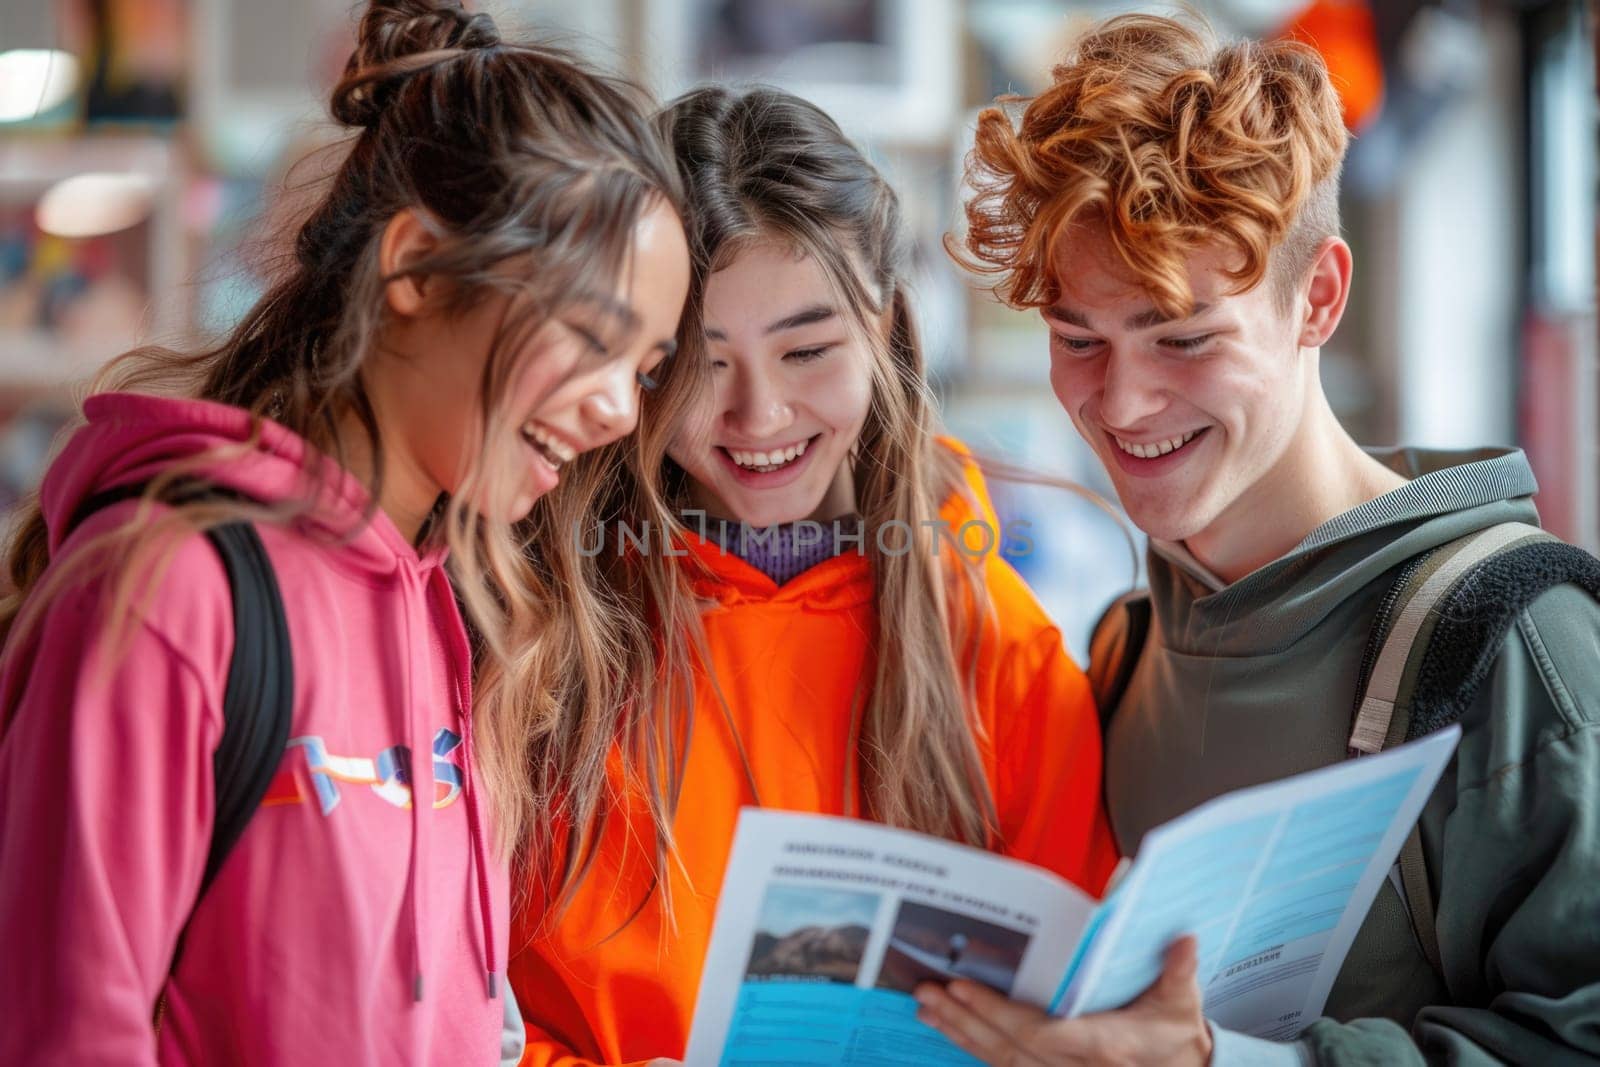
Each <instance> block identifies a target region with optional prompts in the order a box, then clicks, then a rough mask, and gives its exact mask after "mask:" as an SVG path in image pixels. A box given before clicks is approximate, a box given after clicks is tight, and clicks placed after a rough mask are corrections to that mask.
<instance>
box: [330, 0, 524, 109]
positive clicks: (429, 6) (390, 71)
mask: <svg viewBox="0 0 1600 1067" xmlns="http://www.w3.org/2000/svg"><path fill="white" fill-rule="evenodd" d="M498 44H500V31H499V30H498V29H497V28H496V27H495V24H494V19H492V18H490V17H489V16H488V15H487V14H484V13H482V12H477V13H473V12H470V11H467V10H465V9H463V8H462V6H461V4H460V3H459V2H458V0H444V2H443V3H433V2H430V0H371V3H369V4H368V5H367V10H366V13H365V14H364V15H362V16H361V24H360V27H359V28H358V29H357V32H356V48H355V51H354V52H353V53H351V55H350V61H349V62H348V63H346V64H345V69H344V78H343V79H342V80H341V81H340V83H339V85H338V86H337V87H336V88H335V89H334V91H333V101H332V108H333V117H334V118H335V119H337V120H338V121H339V122H341V123H343V124H345V125H346V126H362V127H366V126H372V125H374V124H375V123H377V121H378V119H379V118H380V117H381V116H382V114H383V110H384V107H385V105H386V104H387V103H388V101H389V99H390V97H392V96H393V91H394V89H395V88H396V87H397V86H398V84H399V83H400V82H401V81H403V80H404V79H405V76H407V75H409V74H413V73H415V72H417V71H419V70H421V69H423V68H424V67H428V66H432V65H433V64H434V63H436V62H438V61H439V60H441V59H453V58H455V56H457V55H460V54H463V53H465V52H469V51H475V50H478V49H484V48H493V47H495V46H496V45H498ZM438 53H454V55H439V54H438Z"/></svg>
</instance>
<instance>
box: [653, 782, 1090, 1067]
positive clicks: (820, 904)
mask: <svg viewBox="0 0 1600 1067" xmlns="http://www.w3.org/2000/svg"><path fill="white" fill-rule="evenodd" d="M1093 910H1094V901H1093V900H1092V899H1091V898H1090V897H1089V896H1088V895H1087V894H1085V893H1083V892H1081V891H1079V890H1078V889H1077V888H1075V887H1073V886H1072V885H1070V884H1068V883H1067V882H1065V881H1063V880H1061V879H1059V878H1057V877H1056V876H1055V875H1053V874H1050V873H1049V872H1048V871H1044V870H1040V869H1038V868H1035V867H1030V866H1028V865H1026V864H1021V863H1016V862H1013V861H1010V860H1006V859H1004V858H1002V857H999V856H996V855H994V854H992V853H987V852H982V851H980V850H978V849H972V848H964V847H962V846H960V845H956V844H952V843H950V842H948V841H940V840H938V839H936V838H932V837H927V836H924V835H922V834H913V833H905V832H902V831H896V830H890V829H887V828H885V827H883V826H878V825H875V824H872V823H866V822H858V821H856V820H852V819H840V818H832V817H829V816H824V815H798V814H791V813H784V812H776V811H763V810H759V809H755V808H746V809H745V810H744V811H743V812H742V813H741V814H740V817H739V829H738V832H737V834H736V835H735V838H734V845H733V855H732V858H731V860H730V862H729V864H728V871H727V875H726V876H725V878H724V880H723V884H722V894H721V900H720V903H719V905H718V908H717V922H716V927H715V929H714V930H713V931H712V935H711V946H710V949H709V950H708V953H707V956H706V968H705V973H704V976H703V977H702V979H701V983H700V997H699V1001H698V1004H697V1008H696V1011H695V1019H694V1027H693V1030H692V1031H691V1033H690V1036H689V1050H688V1054H687V1056H686V1057H685V1061H686V1062H687V1063H690V1064H696V1065H698V1064H713V1063H721V1064H756V1063H766V1064H771V1063H774V1062H781V1063H785V1064H819V1065H820V1064H830V1065H831V1064H856V1065H867V1064H888V1063H919V1064H945V1063H949V1064H970V1063H975V1062H976V1061H975V1060H973V1059H972V1058H971V1057H969V1056H967V1055H966V1054H964V1053H962V1052H961V1051H960V1050H959V1049H957V1048H956V1047H955V1046H954V1045H952V1044H950V1043H949V1042H948V1041H946V1040H945V1039H944V1037H942V1036H941V1035H940V1034H939V1033H937V1032H936V1031H934V1030H932V1029H929V1028H928V1027H926V1026H924V1025H923V1024H921V1023H919V1022H918V1021H917V1020H916V1018H915V1013H916V1003H915V1002H914V1001H913V1000H912V998H911V996H910V990H911V989H912V988H914V986H915V984H916V983H917V982H920V981H924V980H933V981H945V980H948V979H950V978H952V977H962V978H970V979H973V980H975V981H980V982H984V983H985V984H987V985H990V986H992V987H994V988H997V989H999V990H1001V991H1002V992H1006V993H1009V994H1010V995H1011V996H1013V997H1017V998H1020V999H1022V1000H1027V1001H1030V1002H1032V1003H1034V1004H1038V1005H1040V1006H1043V1005H1045V1004H1046V1003H1048V1001H1049V999H1050V997H1051V996H1052V995H1053V994H1054V992H1055V989H1056V987H1057V985H1058V984H1059V982H1060V978H1061V967H1062V961H1064V960H1065V959H1066V958H1067V957H1068V956H1069V955H1070V954H1071V951H1072V948H1073V946H1074V945H1075V944H1076V943H1077V941H1078V939H1079V934H1080V932H1081V930H1082V927H1083V924H1084V922H1086V921H1087V919H1088V917H1089V915H1090V914H1091V913H1092V912H1093Z"/></svg>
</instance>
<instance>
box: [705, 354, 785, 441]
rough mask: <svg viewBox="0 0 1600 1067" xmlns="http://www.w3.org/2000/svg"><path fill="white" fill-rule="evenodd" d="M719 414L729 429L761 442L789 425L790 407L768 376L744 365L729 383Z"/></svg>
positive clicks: (762, 371) (771, 377)
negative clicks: (721, 412) (736, 376)
mask: <svg viewBox="0 0 1600 1067" xmlns="http://www.w3.org/2000/svg"><path fill="white" fill-rule="evenodd" d="M722 417H723V420H724V421H725V422H726V423H727V425H728V426H729V428H730V429H732V430H734V431H735V432H737V433H739V434H740V435H742V436H745V437H749V438H751V439H752V440H756V441H761V440H765V439H767V438H770V437H772V436H774V435H776V434H779V433H782V432H783V431H784V430H786V429H787V428H788V427H789V426H791V425H793V424H794V408H793V407H791V406H790V404H789V401H788V398H787V397H786V396H785V395H784V392H783V389H782V388H781V386H780V383H779V382H778V381H777V380H776V379H775V378H774V377H773V376H772V375H770V374H768V373H766V372H765V371H764V370H762V369H760V368H748V367H747V368H743V369H741V370H740V371H739V374H738V379H737V380H736V381H734V382H732V383H731V387H730V389H729V393H728V396H727V402H726V404H725V405H724V407H723V414H722Z"/></svg>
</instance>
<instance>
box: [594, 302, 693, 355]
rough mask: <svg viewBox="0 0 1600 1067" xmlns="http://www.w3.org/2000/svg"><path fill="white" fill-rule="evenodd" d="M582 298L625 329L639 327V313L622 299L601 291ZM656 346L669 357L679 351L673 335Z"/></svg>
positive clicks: (658, 342)
mask: <svg viewBox="0 0 1600 1067" xmlns="http://www.w3.org/2000/svg"><path fill="white" fill-rule="evenodd" d="M582 299H583V300H584V301H587V302H588V303H591V304H593V305H594V306H595V307H597V308H599V309H600V310H601V311H602V312H604V313H605V314H607V315H610V316H612V317H613V318H615V319H617V320H618V321H619V322H620V323H621V325H622V328H623V329H624V330H629V331H631V330H637V329H638V328H639V313H638V312H637V311H635V310H633V308H632V307H630V306H628V305H627V304H624V303H622V302H621V301H620V300H616V299H614V298H612V297H609V296H602V295H601V294H599V293H585V294H584V296H583V298H582ZM655 346H656V348H658V349H660V350H661V352H662V354H664V355H665V356H666V357H667V358H668V359H671V358H672V357H673V356H675V355H677V353H678V342H677V341H676V340H675V339H674V338H671V337H668V338H665V339H663V340H660V341H657V342H656V345H655Z"/></svg>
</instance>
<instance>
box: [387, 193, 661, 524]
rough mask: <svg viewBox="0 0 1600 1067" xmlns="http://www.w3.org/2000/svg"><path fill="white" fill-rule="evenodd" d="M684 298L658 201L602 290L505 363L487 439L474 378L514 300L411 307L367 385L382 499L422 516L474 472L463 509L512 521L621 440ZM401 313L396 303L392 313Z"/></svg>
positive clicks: (546, 326) (543, 328)
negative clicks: (563, 475) (589, 454)
mask: <svg viewBox="0 0 1600 1067" xmlns="http://www.w3.org/2000/svg"><path fill="white" fill-rule="evenodd" d="M688 288H689V253H688V245H687V242H686V241H685V238H684V234H683V226H682V224H681V223H680V222H679V220H678V216H677V214H676V213H675V212H674V211H673V210H672V208H671V207H670V206H668V205H667V204H665V203H658V204H656V205H655V206H653V207H652V208H651V209H650V210H648V211H646V212H645V213H644V214H643V215H641V217H640V219H639V221H638V223H636V224H635V226H634V230H633V235H632V245H631V253H630V256H629V258H628V262H627V266H626V267H625V269H624V271H623V276H622V277H621V278H620V279H618V280H617V282H616V284H615V287H614V289H613V291H611V292H609V293H598V294H594V295H593V296H592V297H590V298H588V299H584V300H579V301H575V302H573V303H572V304H570V305H568V306H567V307H565V308H563V309H562V310H561V311H560V312H559V313H558V314H557V315H556V316H555V317H554V318H552V319H550V320H549V321H546V322H544V323H542V324H540V325H539V326H538V327H537V328H536V329H533V330H532V331H531V335H530V336H529V338H528V339H527V340H526V341H525V342H524V343H522V344H519V345H518V346H517V349H516V351H514V352H510V353H507V358H509V359H510V360H511V361H512V366H513V370H512V373H511V376H510V379H509V385H508V387H507V389H506V390H505V392H504V395H503V396H501V397H497V398H492V400H491V403H492V404H493V405H494V406H493V407H492V409H491V413H490V414H491V421H490V423H489V427H488V431H487V434H488V437H487V441H486V440H485V429H484V412H483V402H482V399H481V390H482V388H483V376H484V370H485V366H486V364H487V361H488V358H489V354H490V352H491V350H492V348H493V346H494V343H495V338H496V336H497V334H499V333H500V332H501V330H502V328H503V327H504V324H505V323H506V322H507V320H508V318H510V317H511V316H514V315H515V314H517V312H518V310H519V306H518V304H517V301H516V299H515V298H513V297H510V296H505V295H496V296H493V297H490V298H488V299H485V300H482V301H480V302H478V303H477V304H475V305H474V306H473V307H471V308H470V309H469V310H468V311H466V312H465V313H463V314H460V315H446V314H443V313H441V312H438V311H424V310H420V309H422V308H423V307H424V305H423V304H420V303H419V304H418V305H417V308H418V310H417V313H415V314H412V315H410V316H407V317H404V318H403V319H402V321H401V322H400V323H399V324H398V328H397V329H395V330H393V331H392V332H391V334H390V336H389V338H388V340H389V347H390V348H391V350H392V351H391V356H390V358H389V359H387V360H386V361H385V362H384V363H383V364H382V366H381V367H378V368H376V369H375V371H374V373H373V374H371V375H370V376H369V378H368V381H369V391H370V392H371V393H372V394H373V399H374V406H375V407H376V408H377V409H378V410H379V418H380V423H381V424H382V425H383V427H384V441H385V447H386V448H387V449H388V451H389V453H390V467H389V475H388V478H387V479H386V485H385V498H386V500H393V499H404V500H406V501H407V503H406V504H405V505H404V506H403V510H406V511H407V512H409V513H415V512H416V511H417V510H418V509H419V508H420V510H421V512H422V514H426V512H427V509H428V508H430V507H431V506H432V502H433V500H434V499H436V498H437V497H438V495H439V494H440V493H449V494H454V493H455V492H457V491H458V489H460V488H461V487H462V486H463V485H464V479H465V478H466V477H467V474H468V472H469V471H471V470H472V469H473V468H474V467H476V468H477V469H478V472H479V477H478V479H477V484H476V486H475V487H474V489H473V498H472V502H473V506H474V508H476V509H477V510H478V511H480V512H481V513H482V514H483V515H485V516H486V517H488V518H490V519H491V520H493V521H497V522H515V521H517V520H519V519H521V518H523V517H524V516H525V515H527V513H528V511H529V509H530V508H532V506H533V503H534V501H535V500H537V499H538V498H539V497H540V496H542V495H544V494H545V493H547V492H549V491H550V490H551V489H553V488H555V485H556V483H557V480H558V478H559V471H560V468H561V466H562V465H563V464H564V463H567V462H570V461H571V460H572V459H573V458H574V457H575V456H577V455H578V454H579V453H582V452H586V451H588V450H590V449H593V448H598V447H600V446H601V445H604V444H607V443H609V442H611V441H615V440H617V439H618V438H620V437H623V436H625V435H626V434H628V433H630V432H631V431H632V430H633V428H634V426H635V425H636V424H637V423H638V418H639V391H640V389H641V387H642V384H648V383H649V381H650V378H649V375H650V374H651V372H652V371H654V370H655V369H656V368H657V367H658V366H659V364H660V363H661V362H662V360H664V359H665V358H667V356H668V355H669V354H670V353H671V351H672V349H673V346H674V342H673V340H672V338H673V336H674V333H675V331H676V329H677V325H678V318H679V315H680V314H681V312H682V310H683V303H684V298H685V296H686V295H687V293H688ZM390 299H391V303H392V304H393V303H395V301H396V296H395V294H394V293H393V291H392V290H391V296H390ZM406 302H407V298H406V297H405V296H404V294H402V295H401V297H400V298H399V303H400V305H401V306H400V307H398V308H397V310H401V311H402V314H404V311H405V305H406ZM385 507H386V510H388V504H386V505H385Z"/></svg>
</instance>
